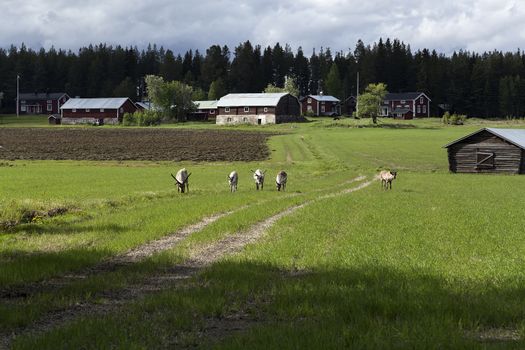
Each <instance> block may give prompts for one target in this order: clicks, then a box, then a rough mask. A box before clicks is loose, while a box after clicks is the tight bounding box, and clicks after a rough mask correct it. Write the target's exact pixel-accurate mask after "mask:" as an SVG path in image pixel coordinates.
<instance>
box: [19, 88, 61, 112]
mask: <svg viewBox="0 0 525 350" xmlns="http://www.w3.org/2000/svg"><path fill="white" fill-rule="evenodd" d="M18 97H19V99H18V110H19V111H20V114H58V113H60V107H61V106H62V105H63V104H64V103H66V101H67V100H69V96H68V94H66V93H65V92H53V93H46V92H35V93H21V94H20V95H19V96H18Z"/></svg>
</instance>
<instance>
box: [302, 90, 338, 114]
mask: <svg viewBox="0 0 525 350" xmlns="http://www.w3.org/2000/svg"><path fill="white" fill-rule="evenodd" d="M340 103H341V101H340V100H339V99H338V98H336V97H334V96H325V95H308V96H305V97H303V98H301V110H302V112H303V115H306V114H312V113H313V115H317V116H323V115H340V114H341V105H340Z"/></svg>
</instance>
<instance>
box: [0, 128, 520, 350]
mask: <svg viewBox="0 0 525 350" xmlns="http://www.w3.org/2000/svg"><path fill="white" fill-rule="evenodd" d="M381 123H382V125H381V126H382V127H370V125H369V124H367V123H365V122H363V121H354V120H342V121H332V120H326V119H325V120H322V119H316V120H314V121H313V122H311V123H305V124H285V125H277V126H271V127H265V128H263V129H262V130H263V131H264V132H272V133H273V132H279V133H280V134H279V135H275V136H271V137H270V139H269V142H268V147H269V150H270V152H271V156H270V158H269V159H266V160H259V161H251V162H244V161H242V162H237V161H230V160H221V161H216V162H197V163H196V162H191V161H183V162H177V163H172V162H166V161H161V162H158V161H146V160H142V161H125V162H117V161H58V162H57V161H29V160H17V161H4V163H5V164H6V165H7V166H2V167H0V193H2V198H1V199H0V205H1V206H2V211H1V212H0V219H3V220H11V219H13V218H16V217H20V215H21V214H22V213H23V212H25V211H28V210H31V209H34V210H39V211H49V210H51V209H53V208H59V207H64V208H67V212H65V213H63V215H57V216H54V217H38V218H36V219H35V220H34V221H33V222H31V223H25V224H20V225H17V226H14V227H12V228H10V229H9V230H6V231H5V232H4V233H0V265H1V266H2V273H1V274H0V347H1V346H2V344H3V345H5V346H7V344H8V343H9V344H10V346H12V347H13V348H15V349H33V348H39V349H57V348H64V349H65V348H89V349H98V348H109V347H117V348H174V347H175V348H189V347H200V348H218V349H232V348H233V349H236V348H238V349H241V348H256V349H269V348H279V349H283V348H284V349H288V348H289V349H296V348H310V349H318V348H375V349H388V348H395V349H405V348H425V349H426V348H436V349H438V348H439V349H441V348H461V349H472V348H497V349H507V348H508V349H514V348H516V349H517V348H524V347H525V311H524V310H525V271H524V270H523V266H524V265H525V258H524V257H525V237H524V236H523V227H525V217H524V216H523V198H524V196H525V190H523V189H524V188H525V177H522V176H503V175H496V176H475V175H454V174H449V173H448V171H447V161H446V150H444V149H443V148H442V146H443V145H444V144H446V143H448V142H450V141H452V140H454V139H456V138H458V137H460V136H462V135H464V134H466V133H468V132H471V131H474V130H476V129H478V128H479V127H481V126H485V125H497V126H500V127H502V126H503V125H505V126H507V127H508V126H510V125H512V126H515V127H523V126H525V125H524V124H521V123H519V122H517V121H508V122H498V123H496V124H477V123H474V121H471V124H469V125H465V126H461V127H449V126H447V127H443V126H442V125H441V124H440V122H439V120H423V121H410V122H403V121H400V122H395V121H394V122H393V121H389V120H383V121H381ZM172 128H173V127H172ZM199 128H200V129H206V128H210V126H209V125H204V126H199ZM244 129H246V130H247V131H248V130H249V131H250V132H253V131H256V130H259V129H258V128H255V127H247V126H242V127H234V128H221V130H223V131H224V132H227V131H234V134H235V133H237V132H238V131H239V130H244ZM5 130H10V129H5ZM21 130H22V131H23V130H25V129H21ZM44 130H45V129H44ZM55 130H68V131H69V130H70V128H57V129H52V131H55ZM71 130H74V129H71ZM86 130H89V128H88V129H86ZM120 130H122V131H125V132H128V131H131V132H134V131H135V130H137V129H123V128H105V127H104V128H101V129H100V131H99V130H98V129H95V131H96V132H106V131H112V132H113V131H120ZM161 130H162V131H164V130H166V131H171V132H182V131H184V132H187V133H191V131H190V130H188V126H182V127H181V128H179V127H175V130H168V129H166V128H162V129H161ZM90 131H91V130H90ZM139 131H140V130H139ZM0 132H2V128H0ZM151 132H154V133H157V132H159V129H151ZM260 137H261V138H266V137H267V136H266V134H262V135H261V136H260ZM0 139H1V138H0ZM244 146H245V144H244V143H241V144H237V145H235V147H236V148H242V147H244ZM182 166H185V167H187V168H188V169H189V170H190V171H191V172H192V173H193V175H192V177H191V180H190V193H189V194H187V195H180V194H177V193H176V191H175V189H174V186H173V181H172V180H171V179H170V177H169V173H170V172H175V171H176V170H177V168H179V167H182ZM256 167H260V168H262V169H267V170H268V174H269V175H268V177H267V181H266V186H265V190H264V191H262V192H256V191H255V189H254V186H253V184H252V182H251V178H250V169H254V168H256ZM382 168H396V169H397V170H398V172H399V177H398V179H397V180H395V182H394V184H393V190H392V191H388V192H385V191H382V190H381V189H380V186H379V183H378V182H377V181H376V180H374V179H373V178H374V175H375V174H376V173H377V172H378V170H379V169H382ZM233 169H236V170H237V171H238V172H239V174H240V185H239V191H238V192H237V193H235V194H231V193H229V190H228V188H227V181H226V175H227V174H228V173H229V171H231V170H233ZM281 169H285V170H286V171H287V172H288V174H289V184H288V188H287V189H288V191H287V192H286V193H278V192H276V191H275V187H274V186H275V185H274V176H275V174H276V173H277V171H279V170H281ZM93 179H96V180H95V181H94V180H93ZM12 332H14V333H15V334H17V336H16V337H14V338H13V337H12V336H11V334H12Z"/></svg>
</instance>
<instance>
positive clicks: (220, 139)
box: [0, 128, 270, 161]
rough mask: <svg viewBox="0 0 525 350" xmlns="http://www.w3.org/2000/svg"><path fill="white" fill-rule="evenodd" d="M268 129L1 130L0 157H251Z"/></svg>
mask: <svg viewBox="0 0 525 350" xmlns="http://www.w3.org/2000/svg"><path fill="white" fill-rule="evenodd" d="M269 136H270V134H268V133H256V132H242V131H220V130H180V129H96V128H93V129H81V128H78V129H75V128H71V129H69V128H60V129H51V128H1V129H0V146H1V148H0V159H9V160H16V159H35V160H36V159H42V160H43V159H49V160H173V161H182V160H192V161H250V160H262V159H266V158H267V157H268V155H269V150H268V147H267V146H266V139H267V138H268V137H269Z"/></svg>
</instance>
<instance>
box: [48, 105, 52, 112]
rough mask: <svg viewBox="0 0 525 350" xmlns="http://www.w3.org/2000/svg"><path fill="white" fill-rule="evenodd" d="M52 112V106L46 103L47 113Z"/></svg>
mask: <svg viewBox="0 0 525 350" xmlns="http://www.w3.org/2000/svg"><path fill="white" fill-rule="evenodd" d="M52 110H53V104H52V103H48V104H47V111H48V112H51V111H52Z"/></svg>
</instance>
